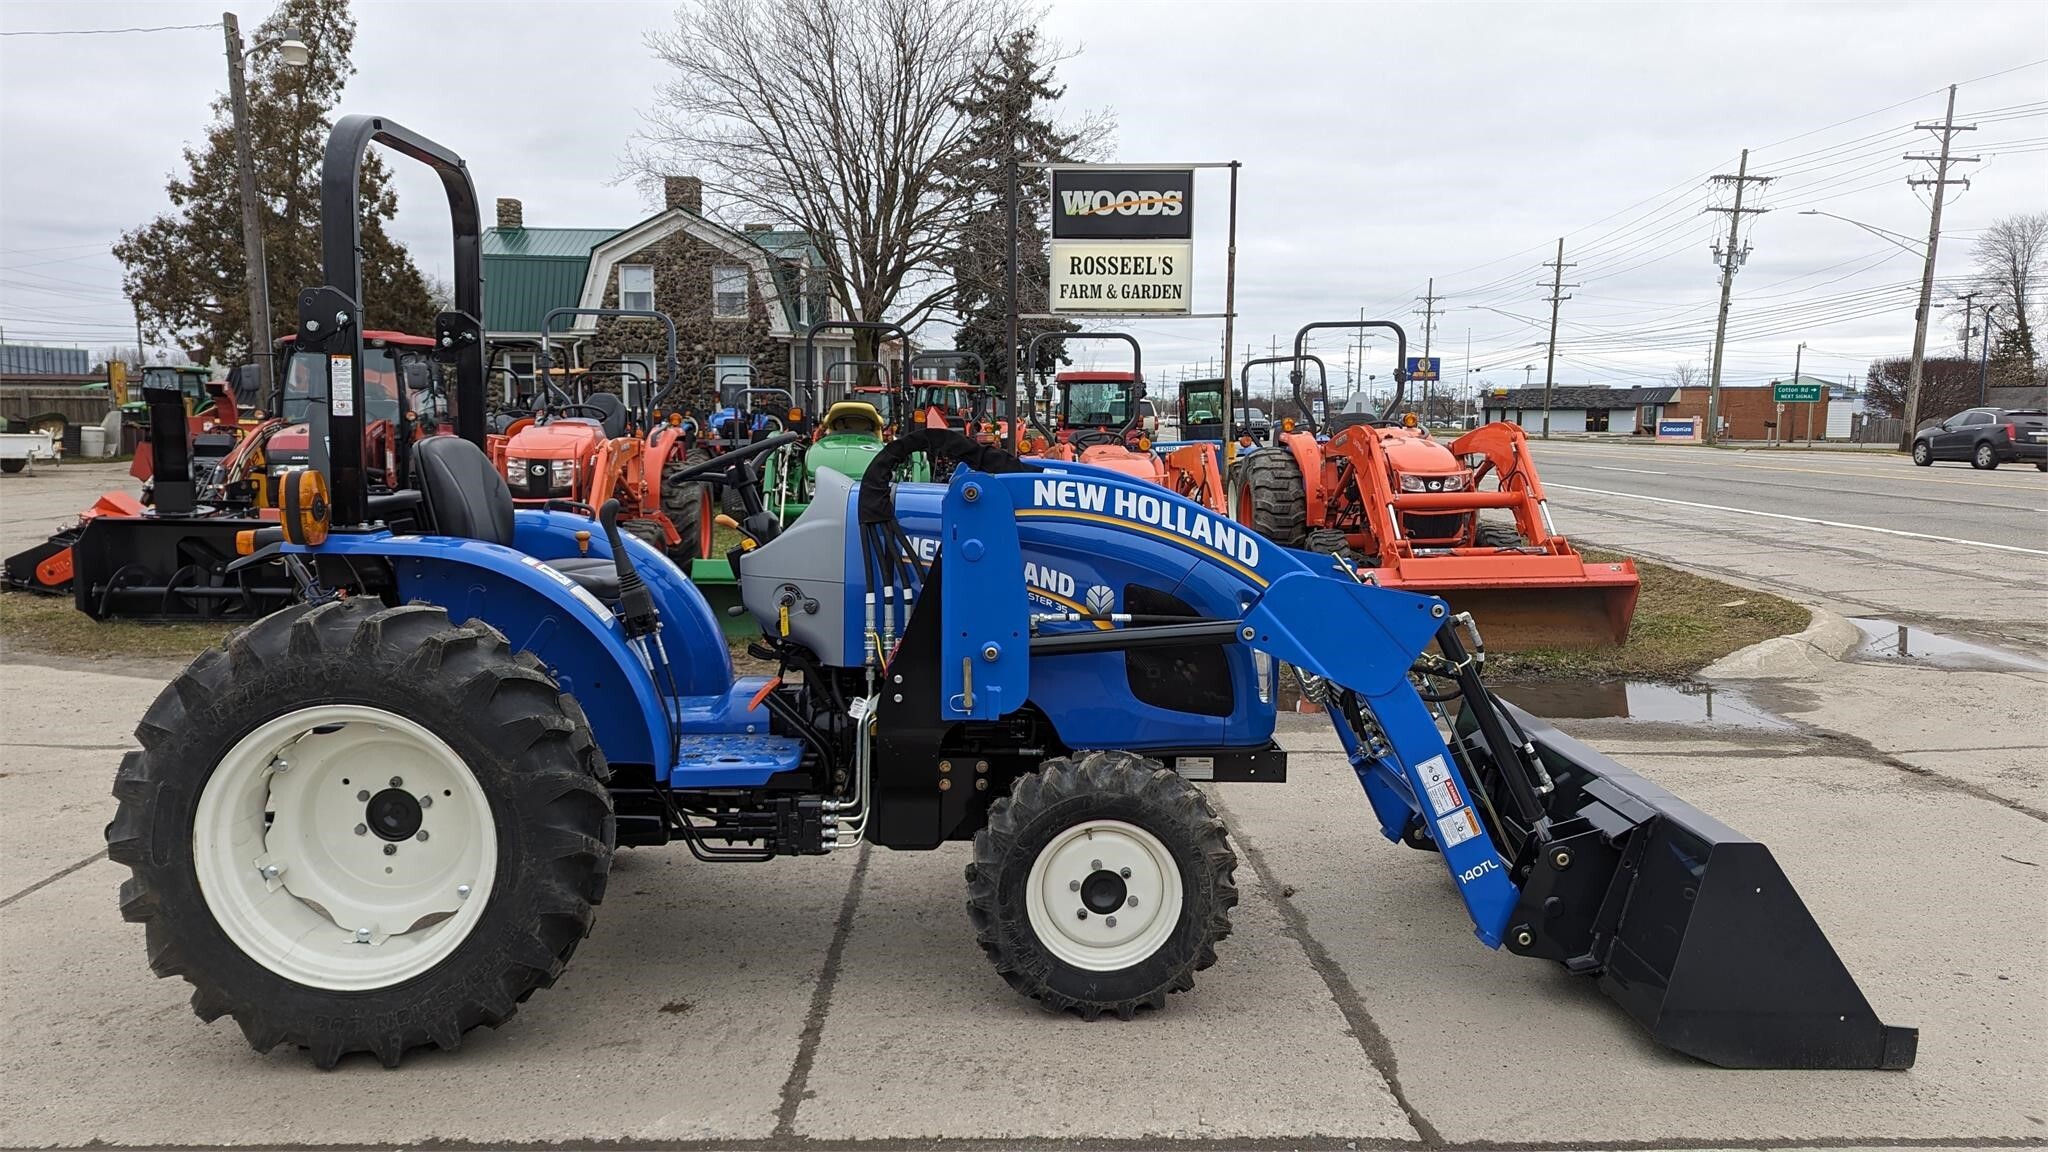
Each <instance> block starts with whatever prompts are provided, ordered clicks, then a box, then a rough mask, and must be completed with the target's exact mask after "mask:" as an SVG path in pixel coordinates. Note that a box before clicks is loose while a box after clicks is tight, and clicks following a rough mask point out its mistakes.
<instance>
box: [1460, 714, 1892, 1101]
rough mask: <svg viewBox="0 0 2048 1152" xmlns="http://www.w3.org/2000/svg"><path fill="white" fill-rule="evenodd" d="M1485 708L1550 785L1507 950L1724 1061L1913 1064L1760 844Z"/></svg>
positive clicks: (1472, 730) (1676, 1045) (1526, 721)
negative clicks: (1514, 729)
mask: <svg viewBox="0 0 2048 1152" xmlns="http://www.w3.org/2000/svg"><path fill="white" fill-rule="evenodd" d="M1500 706H1501V707H1502V708H1504V709H1505V710H1506V711H1507V712H1508V713H1509V714H1510V715H1511V716H1512V717H1513V719H1514V720H1515V722H1516V723H1517V724H1518V725H1519V726H1520V728H1521V730H1522V732H1523V733H1525V734H1526V735H1527V736H1528V738H1529V740H1530V742H1531V743H1532V744H1534V746H1535V748H1536V751H1537V755H1538V756H1539V757H1540V758H1541V760H1542V762H1543V765H1544V766H1545V767H1546V768H1547V769H1548V770H1549V772H1550V775H1551V777H1552V778H1553V780H1554V781H1555V784H1556V790H1555V792H1554V793H1553V794H1552V795H1551V796H1550V797H1548V798H1547V801H1548V802H1547V804H1546V805H1545V807H1546V809H1547V811H1548V814H1549V819H1550V836H1549V837H1548V838H1547V840H1546V841H1545V842H1544V844H1543V846H1542V848H1541V850H1540V852H1539V853H1538V854H1537V857H1536V858H1535V859H1533V860H1531V861H1530V862H1529V872H1528V875H1527V876H1526V877H1525V878H1524V879H1523V882H1522V885H1521V898H1520V900H1519V901H1518V902H1517V904H1516V906H1515V910H1514V913H1513V915H1512V916H1511V918H1510V920H1509V927H1508V931H1507V933H1506V939H1505V944H1506V946H1507V948H1508V949H1509V950H1510V951H1512V952H1516V953H1519V954H1521V955H1525V956H1538V957H1543V958H1546V959H1551V960H1556V961H1558V962H1559V963H1562V964H1563V965H1564V966H1565V967H1566V968H1567V969H1569V970H1571V971H1573V972H1577V973H1581V974H1584V975H1590V976H1593V977H1595V978H1596V979H1597V980H1598V981H1599V984H1600V989H1601V991H1603V992H1605V993H1606V994H1607V995H1608V997H1610V998H1611V999H1613V1000H1614V1001H1615V1003H1617V1004H1620V1005H1621V1006H1622V1008H1623V1009H1625V1010H1626V1011H1627V1012H1628V1014H1629V1015H1630V1016H1633V1017H1635V1019H1636V1021H1637V1023H1639V1024H1641V1025H1642V1026H1643V1027H1644V1028H1646V1029H1648V1030H1649V1032H1650V1035H1651V1036H1652V1037H1653V1038H1655V1039H1656V1040H1657V1042H1658V1043H1660V1044H1663V1045H1665V1046H1666V1047H1669V1048H1673V1049H1676V1050H1678V1051H1680V1052H1684V1053H1686V1054H1687V1055H1690V1056H1694V1057H1697V1058H1699V1059H1701V1060H1705V1061H1707V1062H1708V1063H1712V1064H1718V1065H1720V1066H1722V1067H1724V1068H1837V1069H1900V1068H1910V1067H1912V1066H1913V1058H1914V1055H1915V1051H1916V1049H1917V1047H1918V1044H1919V1035H1920V1034H1919V1030H1918V1029H1916V1028H1906V1027H1899V1026H1897V1025H1891V1024H1886V1023H1884V1022H1883V1021H1881V1020H1879V1019H1878V1017H1877V1013H1876V1012H1875V1011H1874V1010H1873V1009H1872V1008H1871V1006H1870V1001H1869V1000H1867V999H1865V998H1864V995H1863V991H1862V989H1861V988H1859V987H1858V986H1857V984H1856V979H1855V977H1854V976H1852V975H1850V973H1849V970H1848V968H1847V967H1846V966H1845V965H1844V964H1843V963H1842V959H1841V957H1840V956H1838V955H1836V953H1835V950H1834V947H1833V946H1832V945H1830V944H1829V943H1828V939H1827V936H1826V934H1825V933H1823V932H1822V931H1821V928H1820V925H1819V924H1818V923H1816V922H1815V920H1814V918H1813V914H1812V913H1811V912H1809V911H1807V908H1806V904H1805V902H1804V901H1802V900H1800V898H1799V893H1798V892H1797V891H1796V890H1794V889H1793V887H1792V882H1791V880H1790V879H1788V878H1787V877H1786V875H1785V873H1784V870H1783V869H1781V868H1779V866H1778V863H1777V861H1776V860H1775V859H1774V858H1773V857H1772V856H1771V850H1770V849H1769V848H1766V847H1765V846H1764V845H1762V844H1760V843H1758V842H1757V841H1755V840H1752V839H1750V838H1749V837H1747V836H1744V835H1742V834H1741V833H1739V832H1737V831H1735V830H1734V829H1732V828H1730V827H1728V826H1727V825H1725V824H1722V823H1721V822H1720V821H1718V820H1715V819H1714V818H1713V817H1711V816H1709V815H1707V814H1706V813H1704V812H1702V811H1700V810H1699V809H1697V808H1694V807H1693V806H1692V805H1690V804H1687V803H1686V802H1685V801H1683V800H1680V799H1679V798H1678V797H1676V796H1674V795H1672V794H1671V793H1670V792H1668V791H1666V790H1665V789H1663V788H1661V787H1659V786H1657V785H1656V784H1654V783H1651V782H1650V781H1649V780H1646V779H1644V778H1643V777H1642V776H1640V775H1638V774H1637V773H1635V772H1632V771H1630V770H1629V769H1627V768H1625V767H1623V766H1622V765H1621V764H1619V763H1616V762H1615V761H1613V760H1611V759H1609V758H1607V757H1606V756H1603V755H1601V754H1600V753H1598V752H1596V751H1594V750H1593V749H1591V748H1588V747H1587V746H1585V745H1584V744H1581V743H1579V742H1578V741H1576V740H1574V739H1572V738H1571V737H1569V736H1566V735H1565V734H1564V733H1562V732H1559V731H1558V730H1557V729H1556V728H1553V727H1551V726H1550V725H1548V724H1546V723H1544V722H1543V721H1541V720H1538V719H1536V718H1535V717H1533V716H1531V715H1529V714H1528V713H1526V712H1524V711H1522V710H1521V709H1519V708H1515V707H1514V706H1513V705H1510V704H1505V703H1502V704H1501V705H1500ZM1473 711H1474V710H1472V709H1466V710H1464V712H1463V713H1462V714H1461V716H1460V728H1461V729H1464V730H1465V731H1466V734H1467V737H1468V739H1474V740H1477V741H1478V742H1479V743H1481V744H1482V745H1483V744H1484V741H1485V737H1484V735H1483V734H1482V733H1481V732H1479V731H1478V730H1477V729H1478V727H1479V726H1478V725H1477V724H1476V723H1475V722H1474V720H1473V719H1472V713H1473Z"/></svg>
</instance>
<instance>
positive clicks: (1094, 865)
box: [1088, 860, 1102, 872]
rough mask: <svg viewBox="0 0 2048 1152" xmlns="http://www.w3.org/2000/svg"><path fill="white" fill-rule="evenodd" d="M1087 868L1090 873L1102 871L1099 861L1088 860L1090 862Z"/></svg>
mask: <svg viewBox="0 0 2048 1152" xmlns="http://www.w3.org/2000/svg"><path fill="white" fill-rule="evenodd" d="M1088 868H1089V870H1090V871H1093V872H1100V871H1102V861H1100V860H1090V861H1089V862H1088Z"/></svg>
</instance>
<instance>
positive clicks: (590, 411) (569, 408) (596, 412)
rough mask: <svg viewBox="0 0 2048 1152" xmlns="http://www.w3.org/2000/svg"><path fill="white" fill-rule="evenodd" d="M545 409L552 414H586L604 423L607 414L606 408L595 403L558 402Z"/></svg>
mask: <svg viewBox="0 0 2048 1152" xmlns="http://www.w3.org/2000/svg"><path fill="white" fill-rule="evenodd" d="M543 411H545V412H546V413H547V414H548V415H550V416H567V415H569V414H571V413H575V414H578V415H584V416H588V417H590V418H591V419H592V420H595V421H597V422H598V423H599V424H602V423H604V418H605V416H606V415H607V413H606V412H605V410H604V409H602V408H599V407H598V406H597V405H595V404H557V405H555V406H554V407H553V408H547V409H543Z"/></svg>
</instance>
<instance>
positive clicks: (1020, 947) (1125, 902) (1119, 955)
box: [967, 752, 1237, 1020]
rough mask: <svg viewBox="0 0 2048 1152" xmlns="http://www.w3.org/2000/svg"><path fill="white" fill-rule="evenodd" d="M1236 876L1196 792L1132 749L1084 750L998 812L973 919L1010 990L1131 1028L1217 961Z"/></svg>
mask: <svg viewBox="0 0 2048 1152" xmlns="http://www.w3.org/2000/svg"><path fill="white" fill-rule="evenodd" d="M1236 867H1237V856H1236V854H1235V853H1233V852H1232V851H1231V849H1230V842H1229V840H1228V839H1227V837H1226V834H1225V830H1224V827H1223V821H1222V820H1220V819H1218V818H1217V817H1216V814H1215V812H1214V811H1213V810H1211V809H1210V807H1209V802H1208V800H1207V798H1205V797H1204V796H1203V795H1202V793H1201V792H1200V791H1199V790H1198V789H1196V787H1195V786H1194V785H1193V784H1190V783H1188V782H1187V781H1186V780H1185V779H1183V778H1182V777H1181V776H1180V775H1179V774H1178V773H1174V772H1169V771H1167V770H1166V769H1165V768H1163V767H1161V766H1160V764H1159V762H1158V761H1156V760H1148V759H1145V758H1144V757H1142V756H1138V755H1135V754H1133V753H1130V752H1084V753H1081V754H1079V755H1075V756H1066V757H1061V758H1059V759H1056V760H1048V761H1046V762H1045V764H1044V765H1043V766H1041V767H1040V768H1039V770H1038V771H1036V772H1032V773H1028V774H1026V775H1024V776H1021V777H1019V778H1018V779H1017V781H1016V783H1015V784H1014V785H1012V787H1011V789H1010V794H1009V795H1008V796H1006V797H1003V798H1002V799H999V800H997V801H996V802H995V804H993V805H992V806H991V807H990V808H989V815H988V824H987V825H986V826H985V827H984V828H982V830H981V831H979V832H976V833H975V834H974V861H973V863H971V864H969V865H968V866H967V913H968V917H969V918H970V919H971V920H972V921H973V924H974V934H975V940H976V942H977V943H979V944H980V945H981V948H982V951H984V952H986V953H988V955H989V959H991V960H992V961H994V962H995V966H996V972H997V973H998V974H999V975H1001V976H1002V978H1003V979H1004V980H1005V981H1007V982H1008V983H1009V985H1010V987H1012V988H1015V989H1016V990H1017V991H1019V992H1021V993H1023V994H1024V995H1026V996H1029V997H1031V998H1032V999H1034V1000H1038V1001H1040V1002H1041V1003H1043V1004H1044V1005H1045V1006H1046V1007H1047V1008H1049V1009H1052V1010H1055V1011H1072V1012H1077V1013H1079V1014H1080V1015H1081V1016H1082V1017H1083V1018H1085V1019H1089V1020H1093V1019H1095V1018H1096V1017H1098V1016H1100V1015H1102V1014H1103V1013H1105V1012H1109V1013H1114V1014H1115V1015H1116V1016H1117V1018H1118V1019H1122V1020H1128V1019H1130V1018H1131V1017H1132V1016H1133V1015H1134V1014H1136V1012H1137V1010H1138V1009H1140V1008H1163V1007H1165V1006H1166V996H1167V993H1169V992H1182V991H1186V990H1187V989H1189V988H1192V987H1194V979H1195V973H1196V972H1199V971H1201V970H1202V969H1204V968H1207V967H1209V966H1210V965H1211V964H1214V963H1215V962H1216V942H1217V941H1219V940H1221V939H1223V938H1224V937H1225V936H1228V935H1229V934H1230V909H1231V908H1232V907H1234V906H1235V905H1236V904H1237V886H1236V884H1235V882H1234V880H1233V878H1232V872H1233V871H1234V870H1235V869H1236Z"/></svg>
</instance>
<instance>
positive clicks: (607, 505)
mask: <svg viewBox="0 0 2048 1152" xmlns="http://www.w3.org/2000/svg"><path fill="white" fill-rule="evenodd" d="M597 521H598V523H600V524H602V525H604V538H605V539H606V540H608V541H610V542H611V546H612V563H613V564H614V565H616V566H617V567H618V570H619V620H620V622H621V623H623V624H624V625H625V628H626V637H627V638H628V639H633V638H635V637H640V636H646V635H649V634H651V633H652V632H653V631H654V630H655V629H656V628H657V627H659V626H660V624H661V617H660V614H659V613H657V612H656V611H655V610H654V594H653V593H652V592H649V591H648V590H647V585H646V584H644V583H642V582H641V580H640V572H639V570H638V569H636V568H634V567H633V558H632V557H631V556H628V555H627V554H626V542H625V541H624V540H622V539H620V537H619V502H618V501H617V500H607V501H605V502H604V507H602V508H600V509H598V513H597Z"/></svg>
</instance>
